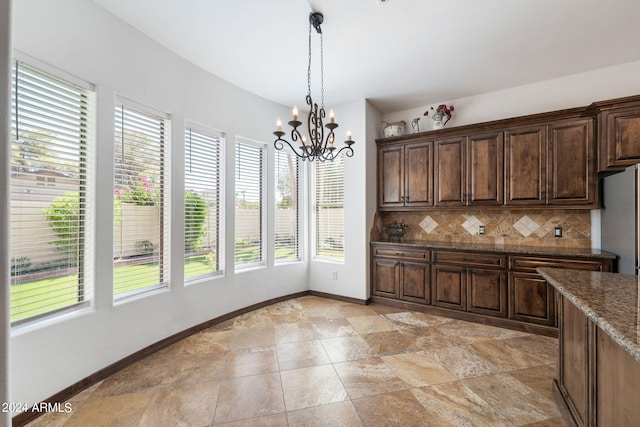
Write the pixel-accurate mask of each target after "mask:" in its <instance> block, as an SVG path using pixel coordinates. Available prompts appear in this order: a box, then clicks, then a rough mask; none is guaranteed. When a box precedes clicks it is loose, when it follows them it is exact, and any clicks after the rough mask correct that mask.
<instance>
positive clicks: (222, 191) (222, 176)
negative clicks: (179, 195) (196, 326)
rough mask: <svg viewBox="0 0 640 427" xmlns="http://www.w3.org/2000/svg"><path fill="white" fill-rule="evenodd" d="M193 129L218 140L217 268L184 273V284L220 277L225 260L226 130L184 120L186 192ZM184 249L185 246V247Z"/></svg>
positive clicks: (185, 189)
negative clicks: (201, 272)
mask: <svg viewBox="0 0 640 427" xmlns="http://www.w3.org/2000/svg"><path fill="white" fill-rule="evenodd" d="M190 130H191V131H193V132H197V133H200V134H202V135H204V136H206V137H211V138H218V139H219V140H220V143H219V146H218V156H219V159H218V165H217V167H218V175H219V183H218V195H217V198H218V236H217V252H218V255H217V264H218V268H217V270H215V271H212V272H209V273H206V274H203V275H199V276H193V277H189V278H187V277H186V275H184V276H183V277H184V283H185V285H190V284H193V283H197V282H200V281H201V280H206V279H209V278H215V277H222V276H224V275H225V260H226V256H225V255H226V253H225V247H226V245H225V236H226V228H225V225H226V224H225V223H226V221H225V217H226V215H225V207H226V203H225V200H226V199H225V198H226V183H227V180H226V168H225V164H226V145H227V134H226V132H223V131H221V130H217V129H213V128H210V127H208V126H204V125H200V124H197V123H194V122H190V121H187V122H185V128H184V131H185V132H184V134H185V140H184V153H185V160H184V167H185V170H184V182H183V184H184V185H185V188H184V191H185V194H186V191H187V190H188V188H186V185H187V171H186V167H187V158H186V155H187V145H188V144H189V140H188V139H187V134H188V132H189V131H190ZM184 206H185V203H183V207H184ZM182 214H183V216H184V215H185V211H184V210H183V212H182ZM184 229H185V233H186V224H185V226H184ZM185 251H186V248H185ZM183 271H184V254H183Z"/></svg>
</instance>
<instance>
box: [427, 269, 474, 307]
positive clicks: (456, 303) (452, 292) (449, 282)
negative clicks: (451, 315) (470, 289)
mask: <svg viewBox="0 0 640 427" xmlns="http://www.w3.org/2000/svg"><path fill="white" fill-rule="evenodd" d="M431 283H432V284H433V286H432V288H433V291H432V292H433V305H435V306H437V307H444V308H452V309H454V310H466V309H467V292H466V269H465V268H464V267H458V266H451V265H438V264H436V265H434V266H433V273H432V280H431Z"/></svg>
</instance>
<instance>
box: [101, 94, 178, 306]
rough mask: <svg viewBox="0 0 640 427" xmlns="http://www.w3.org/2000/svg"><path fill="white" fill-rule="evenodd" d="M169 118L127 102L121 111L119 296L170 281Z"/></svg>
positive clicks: (116, 206) (117, 192)
mask: <svg viewBox="0 0 640 427" xmlns="http://www.w3.org/2000/svg"><path fill="white" fill-rule="evenodd" d="M167 134H168V120H167V118H166V117H162V116H161V115H158V114H152V113H148V112H145V111H142V110H140V109H135V108H132V107H130V106H128V105H125V104H120V103H119V104H117V105H116V109H115V144H114V145H115V153H114V159H115V168H114V169H115V175H114V179H115V182H114V188H115V190H114V236H113V237H114V248H113V249H114V251H113V270H114V271H113V280H114V289H113V294H114V297H115V298H122V297H125V296H128V295H131V294H135V293H140V292H143V291H147V290H151V289H155V288H157V287H160V286H165V284H166V281H167V280H168V277H169V276H168V267H169V263H168V237H169V233H168V223H169V221H168V209H167V202H168V197H166V194H167V191H166V190H167V189H166V188H165V183H166V182H167V176H166V175H167V165H166V164H165V156H166V152H167Z"/></svg>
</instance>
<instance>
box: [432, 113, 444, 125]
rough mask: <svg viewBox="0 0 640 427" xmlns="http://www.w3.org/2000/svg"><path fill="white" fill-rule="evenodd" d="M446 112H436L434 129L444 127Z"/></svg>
mask: <svg viewBox="0 0 640 427" xmlns="http://www.w3.org/2000/svg"><path fill="white" fill-rule="evenodd" d="M443 116H444V114H434V115H433V129H442V128H444V122H443V121H442V119H443Z"/></svg>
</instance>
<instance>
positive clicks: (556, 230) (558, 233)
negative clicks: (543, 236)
mask: <svg viewBox="0 0 640 427" xmlns="http://www.w3.org/2000/svg"><path fill="white" fill-rule="evenodd" d="M553 237H562V227H553Z"/></svg>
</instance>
